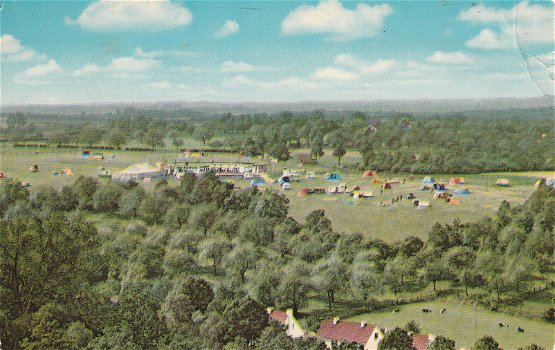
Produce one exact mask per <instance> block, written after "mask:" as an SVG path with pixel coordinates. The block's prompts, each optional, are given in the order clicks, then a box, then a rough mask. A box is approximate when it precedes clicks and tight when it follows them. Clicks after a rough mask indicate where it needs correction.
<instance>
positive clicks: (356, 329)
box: [316, 320, 376, 344]
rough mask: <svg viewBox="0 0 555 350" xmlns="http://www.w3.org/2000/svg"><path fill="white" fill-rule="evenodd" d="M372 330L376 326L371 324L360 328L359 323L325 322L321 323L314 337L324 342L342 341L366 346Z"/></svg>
mask: <svg viewBox="0 0 555 350" xmlns="http://www.w3.org/2000/svg"><path fill="white" fill-rule="evenodd" d="M374 328H376V326H375V325H373V324H367V325H364V327H361V326H360V323H359V322H344V321H339V322H337V323H336V324H333V320H326V321H324V322H323V323H322V325H321V326H320V328H319V329H318V333H317V334H316V335H317V336H318V337H320V338H323V339H326V340H339V341H341V340H343V341H349V342H357V343H361V344H366V343H367V342H368V339H370V336H371V335H372V332H373V331H374Z"/></svg>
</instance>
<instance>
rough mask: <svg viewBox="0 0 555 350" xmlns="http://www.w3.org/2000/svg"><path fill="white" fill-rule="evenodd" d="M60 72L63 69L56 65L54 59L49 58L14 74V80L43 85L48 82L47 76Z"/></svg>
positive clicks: (21, 82)
mask: <svg viewBox="0 0 555 350" xmlns="http://www.w3.org/2000/svg"><path fill="white" fill-rule="evenodd" d="M61 72H63V69H62V67H60V66H59V65H58V63H57V62H56V60H50V61H48V62H47V63H45V64H38V65H36V66H33V67H30V68H27V69H26V70H24V71H23V72H21V73H18V74H16V75H15V76H14V82H15V83H17V84H26V85H45V84H48V83H49V81H48V80H46V78H47V77H48V76H50V75H52V74H56V73H61Z"/></svg>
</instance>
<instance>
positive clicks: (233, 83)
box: [222, 75, 256, 88]
mask: <svg viewBox="0 0 555 350" xmlns="http://www.w3.org/2000/svg"><path fill="white" fill-rule="evenodd" d="M222 85H223V86H225V87H230V88H236V87H240V86H253V85H256V82H255V81H254V80H252V79H250V78H248V77H246V76H244V75H236V76H234V77H232V78H226V79H224V80H223V82H222Z"/></svg>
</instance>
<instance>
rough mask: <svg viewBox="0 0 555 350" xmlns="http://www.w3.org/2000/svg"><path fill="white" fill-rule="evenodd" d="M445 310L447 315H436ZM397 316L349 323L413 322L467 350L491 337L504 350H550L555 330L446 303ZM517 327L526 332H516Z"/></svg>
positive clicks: (356, 318) (377, 316) (388, 314)
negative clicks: (528, 349)
mask: <svg viewBox="0 0 555 350" xmlns="http://www.w3.org/2000/svg"><path fill="white" fill-rule="evenodd" d="M423 308H428V309H431V310H432V311H433V312H432V313H431V314H424V313H423V312H422V311H421V310H422V309H423ZM442 308H446V309H447V312H446V313H444V314H440V313H439V311H440V310H441V309H442ZM399 309H400V312H399V313H392V312H391V311H390V310H388V311H381V312H374V313H367V314H361V315H357V316H353V317H351V318H350V319H349V320H352V321H363V320H364V321H366V322H368V323H375V324H378V325H380V326H381V327H386V328H388V327H395V326H399V325H401V326H403V325H405V324H406V323H407V322H408V321H410V320H415V321H416V322H417V323H418V324H419V325H420V327H421V329H422V333H431V334H436V335H437V334H440V335H444V336H446V337H449V338H451V339H453V340H455V341H456V345H457V348H459V347H465V348H470V347H471V346H472V344H473V343H474V341H475V340H476V339H478V338H480V337H482V336H484V335H491V336H493V337H494V338H495V339H496V340H497V341H498V342H499V344H500V346H501V347H502V348H503V349H506V350H509V349H516V348H518V347H519V346H525V345H528V344H531V343H536V344H538V345H541V346H543V347H545V348H546V349H552V348H553V346H554V334H555V326H554V325H552V324H549V323H546V322H542V321H537V320H528V319H523V318H519V317H515V316H508V315H505V314H501V313H496V312H491V311H486V310H483V309H481V308H478V307H473V306H467V305H461V304H455V303H448V302H441V301H437V302H424V303H416V304H411V305H405V306H400V307H399ZM499 322H502V323H506V324H509V328H500V327H499V326H498V323H499ZM518 327H522V328H524V330H525V332H524V333H520V332H518V331H517V328H518Z"/></svg>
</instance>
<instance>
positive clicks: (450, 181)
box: [449, 177, 461, 185]
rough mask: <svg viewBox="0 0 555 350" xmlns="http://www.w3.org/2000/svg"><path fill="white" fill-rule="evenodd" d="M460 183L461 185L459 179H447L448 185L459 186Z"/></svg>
mask: <svg viewBox="0 0 555 350" xmlns="http://www.w3.org/2000/svg"><path fill="white" fill-rule="evenodd" d="M460 183H461V178H460V177H452V178H451V179H449V184H450V185H460Z"/></svg>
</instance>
